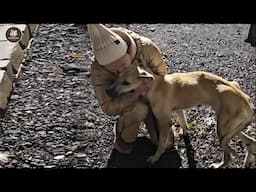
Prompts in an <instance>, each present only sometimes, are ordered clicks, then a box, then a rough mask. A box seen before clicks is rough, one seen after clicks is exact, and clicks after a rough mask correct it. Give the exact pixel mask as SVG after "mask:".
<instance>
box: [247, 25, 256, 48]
mask: <svg viewBox="0 0 256 192" xmlns="http://www.w3.org/2000/svg"><path fill="white" fill-rule="evenodd" d="M245 42H246V43H250V44H251V46H253V47H256V24H251V26H250V29H249V33H248V37H247V39H246V40H245Z"/></svg>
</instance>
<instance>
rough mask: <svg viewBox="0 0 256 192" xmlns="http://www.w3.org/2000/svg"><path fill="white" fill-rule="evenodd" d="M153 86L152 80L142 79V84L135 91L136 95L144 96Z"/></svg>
mask: <svg viewBox="0 0 256 192" xmlns="http://www.w3.org/2000/svg"><path fill="white" fill-rule="evenodd" d="M152 86H153V80H152V79H144V80H143V81H142V83H141V84H140V85H139V87H138V88H137V89H136V90H135V94H136V95H143V96H144V95H146V94H147V93H148V91H149V90H150V89H151V87H152Z"/></svg>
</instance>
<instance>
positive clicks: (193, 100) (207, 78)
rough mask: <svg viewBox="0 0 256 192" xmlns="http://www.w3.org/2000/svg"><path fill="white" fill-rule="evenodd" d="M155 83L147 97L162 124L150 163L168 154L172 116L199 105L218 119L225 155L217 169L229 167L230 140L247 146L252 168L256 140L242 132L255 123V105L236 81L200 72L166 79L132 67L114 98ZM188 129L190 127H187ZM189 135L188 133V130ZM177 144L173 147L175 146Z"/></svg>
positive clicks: (115, 87)
mask: <svg viewBox="0 0 256 192" xmlns="http://www.w3.org/2000/svg"><path fill="white" fill-rule="evenodd" d="M149 79H151V80H152V81H151V82H152V87H151V89H150V90H149V91H148V92H147V93H146V94H145V95H144V97H145V98H146V99H147V100H148V101H149V103H150V105H151V107H152V110H153V113H154V115H155V116H156V118H157V120H158V129H159V140H158V147H157V150H156V152H155V154H154V155H152V156H150V157H149V158H148V161H149V162H151V163H154V162H156V161H158V160H159V158H160V156H161V155H162V154H163V153H164V152H165V150H166V146H167V141H168V138H169V137H170V135H171V137H172V141H173V137H174V135H173V133H172V131H171V129H170V126H169V120H170V114H171V113H172V112H177V111H178V112H180V111H182V109H186V108H191V107H194V106H197V105H209V106H211V107H212V108H213V109H214V110H215V112H216V116H217V135H218V138H219V140H220V144H221V147H222V149H223V151H224V158H223V160H222V161H221V162H219V163H214V164H212V165H211V167H213V168H219V167H224V166H227V165H228V164H229V163H230V162H231V161H232V160H233V157H232V155H233V156H237V153H236V151H235V150H233V149H232V148H231V147H230V146H229V142H230V140H231V139H232V138H233V137H234V136H236V135H237V136H238V137H239V138H241V139H242V140H243V141H244V142H245V143H246V144H247V151H246V157H245V161H244V166H245V167H248V166H249V165H250V163H251V159H252V157H253V152H254V151H255V150H256V140H255V139H253V138H251V137H249V136H248V135H247V134H245V133H244V132H242V131H243V130H244V129H245V128H246V127H247V126H248V125H249V124H250V123H251V122H252V119H253V107H254V106H253V104H252V102H251V101H250V97H249V96H248V95H247V94H245V93H244V92H243V91H242V90H241V89H240V87H239V85H238V83H237V82H235V81H227V80H225V79H223V78H222V77H220V76H217V75H215V74H213V73H209V72H204V71H196V72H187V73H174V74H168V75H165V76H164V77H160V76H157V75H153V74H151V73H149V72H147V71H146V70H144V69H142V68H140V67H134V66H131V67H129V68H128V69H127V70H125V71H124V72H123V73H121V74H120V76H119V79H118V80H117V81H116V82H114V84H113V85H112V86H111V88H110V90H111V92H112V95H113V96H120V95H122V94H125V93H127V92H130V91H134V90H135V89H136V88H137V87H138V86H139V85H140V84H141V83H142V82H143V81H145V80H147V81H148V80H149ZM183 128H184V129H186V126H183ZM184 133H186V130H184ZM172 144H173V143H172Z"/></svg>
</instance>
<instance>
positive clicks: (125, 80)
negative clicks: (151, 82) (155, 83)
mask: <svg viewBox="0 0 256 192" xmlns="http://www.w3.org/2000/svg"><path fill="white" fill-rule="evenodd" d="M148 78H151V79H154V76H153V75H152V74H150V73H149V72H147V71H146V70H144V69H142V68H141V67H139V66H136V65H130V66H129V67H128V68H127V69H125V70H124V71H123V72H121V73H120V74H119V76H118V79H117V80H116V81H115V82H114V83H113V84H112V85H110V86H109V87H108V88H107V89H106V92H107V93H108V95H109V96H111V97H112V98H116V97H118V96H120V95H122V94H125V93H128V92H133V91H134V90H135V89H136V88H138V86H139V85H140V84H141V83H142V82H143V80H145V79H148Z"/></svg>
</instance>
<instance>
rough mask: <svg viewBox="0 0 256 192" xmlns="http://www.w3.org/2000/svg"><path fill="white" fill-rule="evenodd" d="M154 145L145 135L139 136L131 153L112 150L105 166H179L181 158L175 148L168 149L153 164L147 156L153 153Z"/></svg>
mask: <svg viewBox="0 0 256 192" xmlns="http://www.w3.org/2000/svg"><path fill="white" fill-rule="evenodd" d="M155 150H156V147H155V146H154V145H153V144H152V143H151V142H150V140H149V139H148V138H146V137H139V138H138V139H137V142H136V144H135V146H134V149H133V152H132V153H131V154H128V155H125V154H120V153H119V152H117V151H116V150H113V151H112V153H111V155H110V158H109V160H108V163H107V168H179V167H181V158H180V156H179V154H178V152H177V150H168V151H167V152H166V153H164V154H163V155H162V156H161V158H160V160H159V161H158V162H156V163H154V164H150V163H148V162H147V161H146V160H147V158H148V157H149V156H150V155H152V154H154V152H155Z"/></svg>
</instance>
